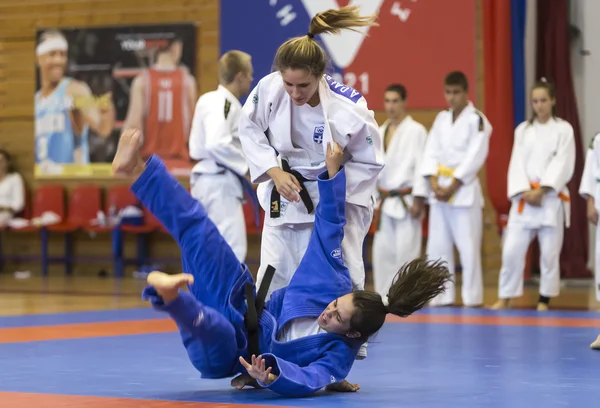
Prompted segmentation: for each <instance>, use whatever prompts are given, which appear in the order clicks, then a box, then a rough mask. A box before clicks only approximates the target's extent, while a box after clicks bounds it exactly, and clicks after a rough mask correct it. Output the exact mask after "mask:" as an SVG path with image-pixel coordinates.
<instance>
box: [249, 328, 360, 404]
mask: <svg viewBox="0 0 600 408" xmlns="http://www.w3.org/2000/svg"><path fill="white" fill-rule="evenodd" d="M262 357H263V358H264V359H265V367H273V368H272V370H271V373H272V374H275V375H277V379H276V380H275V381H273V382H272V383H271V384H269V385H268V386H266V385H264V384H260V385H261V386H263V387H265V388H268V389H270V390H271V391H274V392H276V393H278V394H280V395H282V396H284V397H304V396H307V395H310V394H313V393H315V392H317V391H319V390H320V389H321V388H323V387H326V386H327V385H329V384H333V383H337V382H340V381H342V380H343V379H344V378H346V377H347V376H348V374H349V373H350V369H351V368H352V364H354V359H355V357H356V350H353V349H351V348H349V347H348V346H347V345H346V344H345V343H344V342H343V341H342V340H341V339H340V340H334V341H332V343H331V347H330V348H329V349H328V350H327V351H326V352H325V353H324V354H323V355H322V357H321V358H319V359H318V360H317V361H315V362H314V363H311V364H309V365H308V366H306V367H300V366H298V365H297V364H294V363H291V362H289V361H286V360H283V359H281V358H278V357H276V356H275V355H273V354H271V353H267V354H263V355H262Z"/></svg>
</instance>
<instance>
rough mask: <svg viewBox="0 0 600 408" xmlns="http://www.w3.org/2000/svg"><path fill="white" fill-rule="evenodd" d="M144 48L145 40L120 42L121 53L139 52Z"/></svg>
mask: <svg viewBox="0 0 600 408" xmlns="http://www.w3.org/2000/svg"><path fill="white" fill-rule="evenodd" d="M145 48H146V41H145V40H125V41H121V49H122V50H123V51H140V50H143V49H145Z"/></svg>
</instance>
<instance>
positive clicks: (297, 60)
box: [275, 6, 378, 77]
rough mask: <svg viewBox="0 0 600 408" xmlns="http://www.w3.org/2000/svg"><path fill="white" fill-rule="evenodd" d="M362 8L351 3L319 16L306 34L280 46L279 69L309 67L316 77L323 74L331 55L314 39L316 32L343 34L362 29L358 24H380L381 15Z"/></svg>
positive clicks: (278, 54)
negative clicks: (365, 13) (328, 57)
mask: <svg viewBox="0 0 600 408" xmlns="http://www.w3.org/2000/svg"><path fill="white" fill-rule="evenodd" d="M358 11H359V7H358V6H347V7H342V8H340V9H331V10H327V11H324V12H322V13H319V14H317V15H315V16H314V17H313V18H312V20H311V22H310V28H309V30H308V33H307V34H306V35H303V36H301V37H295V38H292V39H290V40H288V41H286V42H285V43H283V44H282V45H281V46H280V47H279V49H278V50H277V54H276V55H275V67H276V69H277V70H279V71H283V70H286V69H290V68H291V69H306V70H308V71H309V72H310V73H311V74H312V75H314V76H317V77H320V76H321V75H323V74H324V73H325V68H326V67H327V54H326V53H325V50H324V49H323V48H322V47H321V46H320V45H319V43H318V42H316V41H315V40H314V37H315V35H319V34H339V33H340V32H341V30H344V29H348V30H352V31H356V32H358V30H356V29H355V28H354V27H368V26H376V25H378V24H377V23H376V22H375V20H376V19H377V16H375V15H373V16H361V15H360V14H359V13H358Z"/></svg>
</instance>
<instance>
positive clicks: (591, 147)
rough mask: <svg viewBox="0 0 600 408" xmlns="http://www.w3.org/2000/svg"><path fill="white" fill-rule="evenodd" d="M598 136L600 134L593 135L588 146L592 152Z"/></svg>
mask: <svg viewBox="0 0 600 408" xmlns="http://www.w3.org/2000/svg"><path fill="white" fill-rule="evenodd" d="M598 135H600V132H598V133H596V134H595V135H594V137H592V140H590V146H589V148H590V149H592V150H594V141H595V140H596V138H597V137H598Z"/></svg>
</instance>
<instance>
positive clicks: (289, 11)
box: [276, 4, 296, 27]
mask: <svg viewBox="0 0 600 408" xmlns="http://www.w3.org/2000/svg"><path fill="white" fill-rule="evenodd" d="M276 16H277V18H278V19H279V20H280V21H279V24H280V25H281V26H282V27H285V26H286V25H288V24H289V23H291V22H292V21H294V20H295V19H296V13H294V8H293V7H292V5H290V4H288V5H286V6H284V7H283V8H282V9H280V10H279V11H278V12H277V13H276Z"/></svg>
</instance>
